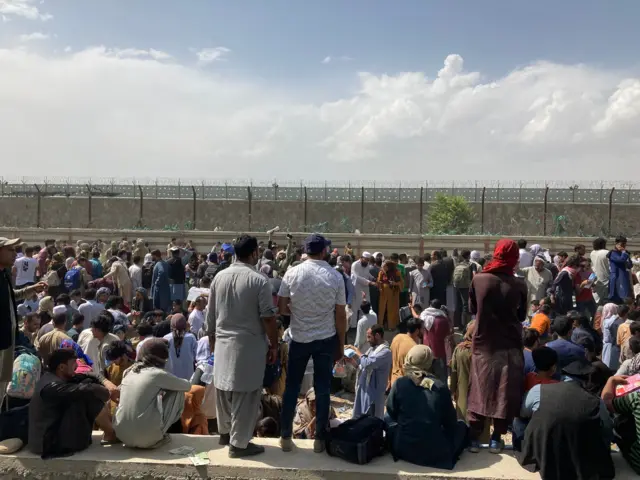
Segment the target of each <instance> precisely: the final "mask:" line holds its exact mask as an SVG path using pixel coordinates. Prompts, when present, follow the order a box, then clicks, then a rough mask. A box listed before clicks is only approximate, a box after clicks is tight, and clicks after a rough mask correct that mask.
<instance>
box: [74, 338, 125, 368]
mask: <svg viewBox="0 0 640 480" xmlns="http://www.w3.org/2000/svg"><path fill="white" fill-rule="evenodd" d="M118 340H120V339H119V338H118V337H116V336H115V335H114V334H113V333H107V334H106V335H105V336H104V338H103V339H102V341H100V340H98V339H97V338H96V337H94V336H93V331H92V329H91V328H89V329H87V330H83V331H82V332H81V333H80V336H79V337H78V345H80V348H82V351H83V352H84V353H85V355H86V356H87V357H89V358H90V359H91V361H92V362H93V372H94V373H100V374H104V371H105V369H106V368H107V356H106V351H107V348H109V345H111V342H115V341H118Z"/></svg>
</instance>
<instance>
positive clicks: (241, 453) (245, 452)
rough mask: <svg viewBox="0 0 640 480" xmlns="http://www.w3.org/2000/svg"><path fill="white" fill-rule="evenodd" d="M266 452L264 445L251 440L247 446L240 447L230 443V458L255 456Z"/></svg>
mask: <svg viewBox="0 0 640 480" xmlns="http://www.w3.org/2000/svg"><path fill="white" fill-rule="evenodd" d="M261 453H264V447H263V446H261V445H256V444H255V443H251V442H249V444H248V445H247V448H238V447H234V446H233V445H229V458H244V457H253V456H254V455H260V454H261Z"/></svg>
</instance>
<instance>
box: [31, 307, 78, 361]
mask: <svg viewBox="0 0 640 480" xmlns="http://www.w3.org/2000/svg"><path fill="white" fill-rule="evenodd" d="M66 324H67V314H66V313H57V314H56V315H54V316H53V330H51V331H50V332H48V333H45V334H44V335H42V336H41V337H40V338H38V339H36V343H35V345H34V346H35V347H36V350H37V351H38V355H40V358H42V363H43V364H44V365H48V363H49V357H50V356H51V354H52V353H53V352H54V351H56V350H58V349H59V348H60V344H61V343H62V341H63V340H71V337H69V336H68V335H67V334H66V330H65V328H66Z"/></svg>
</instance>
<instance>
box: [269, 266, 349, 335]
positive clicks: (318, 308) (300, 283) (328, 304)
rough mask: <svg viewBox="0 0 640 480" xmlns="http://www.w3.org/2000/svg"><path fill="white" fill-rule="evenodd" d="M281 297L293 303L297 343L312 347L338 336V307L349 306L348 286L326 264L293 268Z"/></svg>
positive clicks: (280, 293) (289, 271) (291, 325)
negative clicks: (320, 341) (346, 292)
mask: <svg viewBox="0 0 640 480" xmlns="http://www.w3.org/2000/svg"><path fill="white" fill-rule="evenodd" d="M278 296H280V297H283V298H289V299H290V307H289V308H290V309H291V324H290V326H289V329H290V334H291V338H292V340H293V341H294V342H298V343H310V342H313V341H315V340H324V339H326V338H330V337H332V336H334V335H335V334H336V319H335V312H336V305H341V306H344V305H345V303H346V300H345V285H344V280H343V278H342V275H341V274H340V273H339V272H337V271H336V270H335V269H333V268H332V267H331V266H330V265H329V264H328V263H327V262H325V261H324V260H312V259H308V260H307V261H305V262H303V263H301V264H300V265H297V266H295V267H293V268H290V269H289V270H288V271H287V273H285V274H284V277H283V278H282V284H281V285H280V291H279V292H278Z"/></svg>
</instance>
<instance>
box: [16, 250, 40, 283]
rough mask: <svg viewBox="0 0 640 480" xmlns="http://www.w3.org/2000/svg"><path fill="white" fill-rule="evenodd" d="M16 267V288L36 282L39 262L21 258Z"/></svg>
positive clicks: (33, 259) (30, 258) (31, 258)
mask: <svg viewBox="0 0 640 480" xmlns="http://www.w3.org/2000/svg"><path fill="white" fill-rule="evenodd" d="M14 266H15V267H16V287H21V286H22V285H24V284H26V283H30V282H31V283H33V282H35V281H36V267H37V266H38V261H37V260H36V259H35V258H33V257H20V258H18V259H17V260H16V261H15V263H14Z"/></svg>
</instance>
